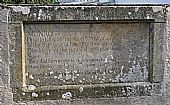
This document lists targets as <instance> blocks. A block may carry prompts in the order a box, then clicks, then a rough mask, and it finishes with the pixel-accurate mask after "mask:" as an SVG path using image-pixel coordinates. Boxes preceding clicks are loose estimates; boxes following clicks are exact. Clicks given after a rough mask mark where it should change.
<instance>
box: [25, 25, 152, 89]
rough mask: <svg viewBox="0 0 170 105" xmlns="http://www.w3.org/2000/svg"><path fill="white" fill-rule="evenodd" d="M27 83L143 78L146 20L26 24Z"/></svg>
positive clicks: (145, 70) (145, 78) (146, 56)
mask: <svg viewBox="0 0 170 105" xmlns="http://www.w3.org/2000/svg"><path fill="white" fill-rule="evenodd" d="M24 33H25V46H26V70H27V74H28V75H27V76H28V80H27V83H28V84H36V85H37V86H44V85H45V86H46V85H63V84H102V83H118V82H136V81H138V82H139V81H140V82H142V81H148V69H149V24H148V23H126V24H125V23H109V24H108V23H102V24H99V23H98V24H94V23H93V24H92V23H91V24H90V23H89V24H88V23H87V24H78V23H77V24H71V23H70V24H25V25H24Z"/></svg>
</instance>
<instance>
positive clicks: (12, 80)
mask: <svg viewBox="0 0 170 105" xmlns="http://www.w3.org/2000/svg"><path fill="white" fill-rule="evenodd" d="M2 7H3V6H2ZM73 20H79V21H82V20H86V21H87V20H88V21H100V22H101V21H105V20H107V21H117V22H121V21H124V22H129V21H130V22H136V21H137V22H139V21H145V22H146V23H147V22H149V23H151V24H152V25H151V26H152V27H154V28H152V27H151V28H150V29H151V30H150V31H151V33H152V32H153V33H152V34H153V35H154V37H153V42H154V43H153V45H152V44H151V45H152V46H151V50H152V47H153V48H154V49H153V52H152V51H151V52H152V53H153V55H152V56H153V59H152V60H153V64H152V65H153V66H151V67H153V68H150V69H152V70H151V71H152V72H150V74H149V75H151V79H149V81H148V82H144V83H142V84H140V83H139V84H138V83H137V84H135V83H122V84H121V86H124V87H125V89H126V88H127V87H129V86H131V87H133V88H134V90H136V92H135V93H134V94H132V95H130V96H128V95H127V96H126V95H125V96H123V97H122V96H121V97H120V96H113V97H108V98H107V97H100V98H96V97H91V98H90V97H87V98H78V99H62V97H61V99H57V100H54V99H53V100H50V98H48V97H41V98H31V96H30V95H29V94H30V92H29V91H28V93H27V91H25V92H23V91H20V90H18V88H20V87H22V86H23V82H24V81H23V78H24V77H23V71H22V70H21V69H23V68H22V64H21V63H22V59H23V58H21V55H22V51H23V50H22V51H21V50H20V49H22V48H23V45H22V44H23V43H22V38H23V36H22V35H23V23H24V24H30V23H31V24H33V23H38V22H39V23H43V22H49V23H53V22H64V21H73ZM169 23H170V6H169V5H159V6H158V5H157V6H156V5H152V6H145V5H144V6H135V5H133V6H126V5H122V6H114V5H113V6H69V7H68V6H7V7H3V8H0V24H1V25H0V37H1V38H0V42H1V43H0V91H1V92H0V103H1V104H4V105H11V104H12V105H170V88H169V85H170V81H169V80H170V76H169V75H170V72H169V70H170V69H169V62H170V58H169V56H170V55H169V35H170V24H169ZM150 41H151V40H150ZM151 42H152V41H151ZM22 57H23V56H22ZM151 58H152V57H151ZM26 79H27V78H26ZM125 84H126V85H125ZM116 86H118V87H119V86H120V84H119V83H118V85H116ZM121 86H120V87H121ZM148 86H149V87H151V89H150V88H148ZM28 88H29V87H28ZM40 88H41V87H40ZM118 89H119V88H118ZM150 90H151V91H150ZM74 91H76V90H74ZM31 92H34V91H31ZM115 92H117V91H115ZM143 92H144V93H145V92H148V94H143ZM42 93H43V92H42ZM42 93H41V91H40V94H42ZM61 93H62V92H61ZM130 93H132V92H130ZM43 94H45V93H43ZM121 94H127V92H125V93H124V92H123V90H122V92H121ZM24 96H25V97H24ZM53 97H55V96H53ZM51 99H52V98H51Z"/></svg>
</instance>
